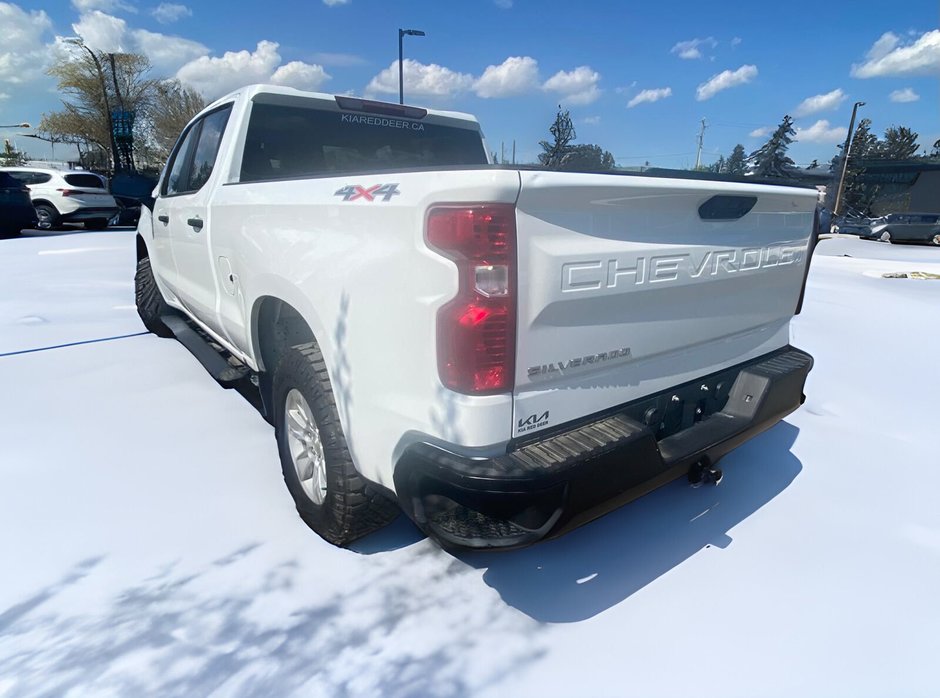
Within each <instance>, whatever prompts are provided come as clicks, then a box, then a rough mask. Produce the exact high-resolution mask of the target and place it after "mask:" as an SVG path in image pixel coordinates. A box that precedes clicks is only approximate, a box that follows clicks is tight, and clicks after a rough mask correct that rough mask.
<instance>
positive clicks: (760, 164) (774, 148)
mask: <svg viewBox="0 0 940 698" xmlns="http://www.w3.org/2000/svg"><path fill="white" fill-rule="evenodd" d="M795 135H796V131H795V130H794V129H793V118H792V117H791V116H790V115H789V114H787V115H786V116H784V117H783V121H781V122H780V125H779V126H778V127H777V130H775V131H774V132H773V135H771V137H770V139H769V140H768V141H767V142H766V143H764V145H762V146H761V147H760V148H758V149H757V150H755V151H754V152H753V153H751V154H750V156H749V157H748V159H747V160H748V167H749V169H750V172H751V173H752V174H754V175H756V176H758V177H790V176H791V174H790V170H792V168H793V167H794V162H793V160H791V159H790V157H789V156H788V155H787V149H788V148H789V147H790V144H791V143H792V142H793V141H794V138H793V137H794V136H795Z"/></svg>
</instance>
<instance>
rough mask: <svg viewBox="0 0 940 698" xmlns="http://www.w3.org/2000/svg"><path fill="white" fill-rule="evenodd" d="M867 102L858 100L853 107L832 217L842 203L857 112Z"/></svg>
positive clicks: (836, 213) (843, 150)
mask: <svg viewBox="0 0 940 698" xmlns="http://www.w3.org/2000/svg"><path fill="white" fill-rule="evenodd" d="M864 106H865V102H856V103H855V106H854V107H852V119H851V120H850V121H849V133H848V135H847V136H846V137H845V145H844V146H842V174H841V175H840V176H839V188H838V189H836V202H835V204H833V206H832V217H833V218H835V217H836V216H838V215H839V204H840V203H842V187H843V186H845V173H846V170H848V169H849V150H850V149H851V147H852V138H853V137H854V135H855V113H856V112H857V111H858V108H859V107H864Z"/></svg>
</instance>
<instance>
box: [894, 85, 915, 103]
mask: <svg viewBox="0 0 940 698" xmlns="http://www.w3.org/2000/svg"><path fill="white" fill-rule="evenodd" d="M888 99H890V100H891V101H892V102H916V101H917V100H919V99H920V95H919V94H917V93H916V92H914V90H913V88H910V87H905V88H904V89H903V90H895V91H894V92H892V93H891V94H890V95H888Z"/></svg>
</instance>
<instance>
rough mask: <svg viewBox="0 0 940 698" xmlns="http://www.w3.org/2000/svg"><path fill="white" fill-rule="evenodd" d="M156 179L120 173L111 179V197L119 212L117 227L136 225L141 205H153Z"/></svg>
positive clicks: (136, 174) (138, 174)
mask: <svg viewBox="0 0 940 698" xmlns="http://www.w3.org/2000/svg"><path fill="white" fill-rule="evenodd" d="M155 186H157V177H156V176H154V175H148V174H144V173H142V172H120V173H118V174H116V175H114V176H113V177H112V178H111V186H110V189H111V196H113V197H114V199H115V201H117V204H118V208H120V210H121V212H120V214H119V215H118V220H117V225H137V221H138V220H139V219H140V206H141V204H148V205H150V206H152V205H153V188H154V187H155Z"/></svg>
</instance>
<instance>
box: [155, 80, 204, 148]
mask: <svg viewBox="0 0 940 698" xmlns="http://www.w3.org/2000/svg"><path fill="white" fill-rule="evenodd" d="M205 106H206V103H205V100H203V98H202V96H201V95H200V94H199V93H198V92H196V90H194V89H193V88H191V87H187V86H186V85H183V84H182V83H181V82H180V81H179V80H163V81H162V82H158V83H156V84H155V85H154V97H153V109H152V110H151V113H150V119H151V123H152V126H153V140H154V148H155V150H156V151H157V152H158V153H161V154H162V158H163V159H164V160H165V159H166V158H167V157H169V155H170V150H172V149H173V145H174V144H175V143H176V139H177V138H179V135H180V133H182V131H183V128H185V126H186V124H188V123H189V122H190V121H191V120H192V118H193V117H194V116H196V114H198V113H199V112H200V111H202V109H203V107H205Z"/></svg>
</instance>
